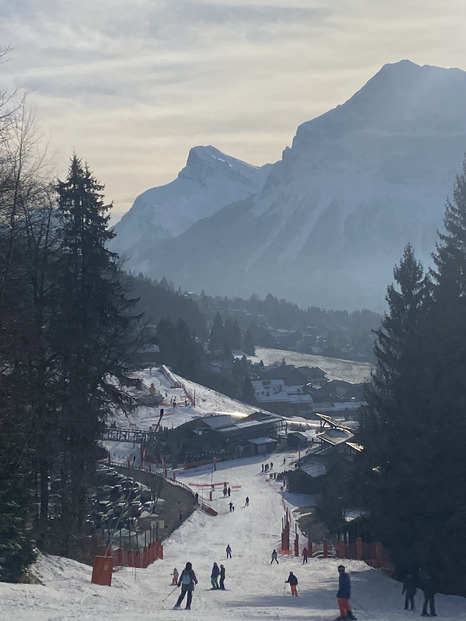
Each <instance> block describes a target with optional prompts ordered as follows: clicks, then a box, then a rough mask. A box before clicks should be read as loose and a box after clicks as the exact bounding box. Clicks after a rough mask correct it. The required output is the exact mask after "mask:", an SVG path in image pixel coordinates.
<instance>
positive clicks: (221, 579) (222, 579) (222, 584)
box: [220, 565, 225, 591]
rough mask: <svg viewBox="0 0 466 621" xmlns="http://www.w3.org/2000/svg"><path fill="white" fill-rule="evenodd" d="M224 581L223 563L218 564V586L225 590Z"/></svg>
mask: <svg viewBox="0 0 466 621" xmlns="http://www.w3.org/2000/svg"><path fill="white" fill-rule="evenodd" d="M224 582H225V567H224V566H223V565H220V588H221V589H222V591H224V590H225V586H224Z"/></svg>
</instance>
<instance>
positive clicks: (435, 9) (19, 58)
mask: <svg viewBox="0 0 466 621" xmlns="http://www.w3.org/2000/svg"><path fill="white" fill-rule="evenodd" d="M465 18H466V6H465V5H464V2H463V0H444V2H443V3H442V5H441V6H440V4H439V3H438V1H437V0H435V1H434V0H425V2H424V3H423V5H422V11H420V8H419V2H418V0H403V1H401V0H394V1H393V2H391V3H378V2H374V1H373V0H334V2H332V3H330V4H329V3H328V2H327V1H324V0H287V1H285V0H253V1H251V0H132V1H131V2H129V1H128V0H113V1H110V0H81V1H80V2H79V3H78V2H71V1H65V2H64V1H63V0H40V2H38V1H37V0H15V2H14V3H13V2H11V1H10V0H0V41H3V42H4V45H7V44H9V43H10V44H11V45H12V47H13V50H12V53H11V60H10V62H8V63H6V64H3V65H1V72H0V89H4V88H14V87H16V86H25V87H26V88H27V89H29V90H31V91H32V100H33V101H34V102H35V105H36V107H37V117H38V120H39V123H40V124H41V126H42V128H43V130H44V132H45V133H46V134H47V135H48V137H49V142H50V144H51V148H52V150H54V151H56V152H57V167H58V168H59V170H60V169H61V170H65V171H66V167H67V158H68V157H69V155H70V154H71V153H72V151H73V149H76V150H77V152H78V153H79V154H80V155H82V156H83V157H84V158H85V159H87V160H88V162H89V164H90V166H91V168H92V169H93V170H94V171H95V174H96V176H97V177H98V178H99V179H101V180H102V182H103V183H105V184H106V187H107V191H108V193H109V198H113V199H114V201H115V204H116V208H117V209H120V210H125V209H128V208H129V207H130V205H131V203H132V201H133V200H134V198H135V197H136V196H137V195H138V194H139V193H141V192H143V191H144V190H146V189H147V188H148V187H152V186H154V185H159V184H161V183H166V182H168V181H170V180H171V179H173V178H175V177H176V175H177V173H178V171H179V170H180V168H182V167H183V166H184V163H185V161H186V157H187V154H188V151H189V148H190V147H192V146H195V145H196V144H213V145H214V146H216V147H218V148H220V149H222V150H225V151H226V152H227V153H230V154H231V155H233V156H235V157H239V158H240V159H244V160H246V161H250V162H251V163H253V164H258V165H259V164H263V163H266V162H270V161H276V160H277V159H279V157H280V156H281V152H282V150H283V148H284V147H285V146H286V145H289V144H291V141H292V138H293V135H294V133H295V130H296V127H297V126H298V125H299V124H300V123H302V122H305V121H307V120H310V119H311V118H314V117H315V116H317V115H319V114H322V113H324V112H326V111H327V110H328V109H330V108H332V107H334V106H336V105H337V104H340V103H343V102H344V101H345V100H346V99H348V98H349V97H351V95H352V94H353V93H354V92H355V91H356V90H358V89H359V88H361V87H362V86H363V85H364V83H365V82H366V81H367V80H368V79H369V78H370V77H372V75H374V73H376V72H377V71H378V70H379V69H380V67H381V66H382V65H383V64H385V63H387V62H396V61H398V60H400V59H401V58H410V60H413V61H414V62H418V63H419V64H438V65H443V66H460V67H461V66H462V65H463V68H466V67H464V58H466V36H465V35H466V32H465V30H464V24H465V23H466V19H465Z"/></svg>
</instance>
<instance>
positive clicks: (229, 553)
mask: <svg viewBox="0 0 466 621" xmlns="http://www.w3.org/2000/svg"><path fill="white" fill-rule="evenodd" d="M225 552H226V553H227V558H232V556H231V548H230V544H228V545H227V547H226V548H225Z"/></svg>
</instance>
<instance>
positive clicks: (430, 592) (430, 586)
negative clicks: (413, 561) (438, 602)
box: [419, 571, 437, 617]
mask: <svg viewBox="0 0 466 621" xmlns="http://www.w3.org/2000/svg"><path fill="white" fill-rule="evenodd" d="M419 588H420V589H421V591H422V592H423V593H424V602H423V604H422V613H421V616H422V617H429V616H430V617H436V616H437V613H436V612H435V588H434V581H433V580H432V576H431V575H430V574H428V573H427V572H426V571H423V572H421V573H420V575H419ZM428 607H429V608H430V615H429V614H428V613H427V608H428Z"/></svg>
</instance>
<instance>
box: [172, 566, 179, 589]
mask: <svg viewBox="0 0 466 621" xmlns="http://www.w3.org/2000/svg"><path fill="white" fill-rule="evenodd" d="M172 576H173V579H172V585H173V586H175V585H176V584H178V578H179V576H180V575H179V573H178V570H177V568H176V567H175V568H174V569H173V573H172Z"/></svg>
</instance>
